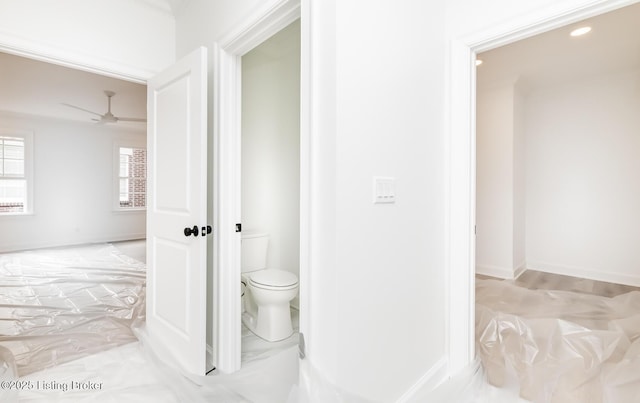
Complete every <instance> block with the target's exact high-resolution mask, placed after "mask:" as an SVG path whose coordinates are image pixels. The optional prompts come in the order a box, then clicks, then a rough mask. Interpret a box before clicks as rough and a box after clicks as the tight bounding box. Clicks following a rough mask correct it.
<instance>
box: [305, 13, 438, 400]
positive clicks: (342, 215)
mask: <svg viewBox="0 0 640 403" xmlns="http://www.w3.org/2000/svg"><path fill="white" fill-rule="evenodd" d="M325 3H327V4H325ZM314 11H316V12H317V14H316V15H315V17H316V18H317V19H315V20H313V21H311V24H312V26H314V27H316V28H314V29H317V31H316V30H314V38H313V39H314V42H313V43H312V46H315V48H314V49H313V53H312V55H311V59H312V63H313V65H312V71H314V72H315V71H317V70H320V72H319V74H321V77H322V78H321V80H319V84H320V86H322V87H323V88H322V89H317V90H318V93H316V94H315V95H316V97H315V98H314V99H313V100H312V104H313V105H317V106H318V107H319V108H321V109H320V110H319V111H318V114H317V115H316V116H314V117H313V119H314V120H315V121H317V122H319V123H318V126H317V128H318V131H317V132H316V136H317V137H316V139H315V141H317V143H316V144H315V145H316V146H317V155H316V158H317V166H316V167H315V169H316V171H317V172H322V173H321V174H320V180H319V181H318V183H317V185H318V189H316V194H317V195H318V196H317V200H314V202H315V203H317V216H316V217H315V219H316V220H318V222H320V221H322V224H321V225H320V226H319V231H318V234H317V235H318V236H317V238H315V239H317V240H318V242H317V247H318V250H317V251H318V255H320V254H322V256H321V257H319V259H318V264H317V265H315V266H314V267H313V269H315V270H313V273H312V280H311V281H312V284H311V286H312V290H311V291H312V301H311V302H312V303H313V304H314V308H313V309H314V311H313V314H314V316H313V317H312V321H313V323H312V324H313V328H314V329H317V330H316V331H315V332H314V333H313V334H312V335H311V337H316V339H314V340H311V342H313V343H314V344H315V346H316V349H315V350H314V353H315V355H314V356H313V357H312V359H313V360H314V362H315V364H316V365H317V366H318V367H319V368H321V369H322V370H323V371H324V372H325V374H327V375H328V376H330V377H331V378H332V379H333V381H334V382H335V383H336V384H338V385H339V386H340V387H342V388H344V389H346V390H347V391H349V392H350V393H351V394H353V395H356V396H363V397H365V398H367V399H370V400H372V401H381V402H390V401H394V400H396V399H398V398H399V397H400V395H402V394H403V393H404V392H405V391H407V390H408V389H409V388H410V387H412V386H413V385H415V384H416V383H417V382H419V380H420V379H421V377H423V376H425V375H427V372H428V371H430V370H433V369H434V368H437V366H438V364H439V363H441V362H442V361H441V360H442V359H443V358H444V356H445V354H446V339H445V338H446V327H445V314H446V312H445V309H444V307H445V292H444V289H445V273H444V271H443V270H442V268H443V265H444V245H445V240H444V234H443V228H444V214H445V212H444V206H443V194H444V185H443V164H444V160H443V147H444V145H443V135H442V133H443V103H444V102H443V93H444V70H443V69H442V66H443V62H444V37H443V32H444V23H443V16H444V8H443V5H442V4H439V3H435V2H414V1H400V2H393V3H389V2H373V3H372V2H369V3H367V5H366V6H365V7H363V6H362V3H360V2H356V1H336V2H322V5H320V4H317V3H315V4H314ZM382 26H384V29H382V28H381V27H382ZM373 176H391V177H395V178H396V197H397V201H396V203H395V204H393V205H374V204H372V177H373ZM314 235H315V234H314ZM327 302H329V305H327ZM325 326H326V327H327V328H326V329H324V327H325ZM316 332H317V333H316ZM427 377H428V375H427Z"/></svg>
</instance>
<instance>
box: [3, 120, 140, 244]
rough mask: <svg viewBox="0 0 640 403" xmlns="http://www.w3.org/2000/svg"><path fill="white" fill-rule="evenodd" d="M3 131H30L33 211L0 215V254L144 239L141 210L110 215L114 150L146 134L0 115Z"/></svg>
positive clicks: (112, 210)
mask: <svg viewBox="0 0 640 403" xmlns="http://www.w3.org/2000/svg"><path fill="white" fill-rule="evenodd" d="M0 118H1V119H2V127H3V129H16V130H20V131H31V132H32V133H33V143H34V145H33V146H34V167H33V170H34V189H33V195H34V200H33V205H34V211H33V214H31V215H16V216H0V223H1V224H0V225H1V226H2V231H0V252H6V251H11V250H20V249H30V248H40V247H49V246H60V245H72V244H81V243H87V242H104V241H114V240H124V239H136V238H144V236H145V211H137V212H115V211H114V208H113V207H114V197H116V196H115V195H114V187H113V175H114V170H113V169H114V168H113V164H114V155H113V153H114V146H115V144H116V143H123V144H124V143H130V142H141V143H142V144H143V145H144V144H145V141H146V134H145V133H144V132H139V131H126V130H122V129H116V128H113V127H111V126H103V125H94V124H92V123H78V122H72V121H65V120H56V119H51V118H41V117H35V116H29V115H17V114H12V113H6V112H1V113H0Z"/></svg>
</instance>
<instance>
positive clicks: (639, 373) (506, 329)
mask: <svg viewBox="0 0 640 403" xmlns="http://www.w3.org/2000/svg"><path fill="white" fill-rule="evenodd" d="M476 346H477V354H478V356H479V357H480V359H481V361H482V365H483V367H484V373H485V375H486V378H487V381H488V382H489V384H491V385H495V386H497V387H503V388H507V389H511V390H513V391H515V392H516V393H517V395H516V396H519V398H522V399H525V400H526V401H532V402H536V403H537V402H540V403H542V402H544V403H560V402H562V403H569V402H575V403H627V402H628V403H632V402H638V401H640V292H639V291H632V292H628V293H625V294H622V295H618V296H616V297H612V298H607V297H602V296H597V295H588V294H583V293H576V292H569V291H549V290H530V289H527V288H524V287H520V286H516V285H514V284H512V283H510V282H506V281H497V280H477V281H476Z"/></svg>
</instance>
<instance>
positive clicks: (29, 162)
mask: <svg viewBox="0 0 640 403" xmlns="http://www.w3.org/2000/svg"><path fill="white" fill-rule="evenodd" d="M0 137H17V138H21V139H22V140H23V142H24V176H23V177H22V178H23V180H25V181H26V197H25V200H24V208H23V211H6V212H1V211H0V217H6V216H25V215H33V214H34V202H33V200H34V197H33V193H34V192H33V188H34V186H33V182H34V175H33V166H34V157H33V155H34V152H33V148H34V147H33V131H30V130H20V129H11V128H0ZM0 178H2V179H19V178H15V177H14V178H11V177H8V178H4V177H3V176H0Z"/></svg>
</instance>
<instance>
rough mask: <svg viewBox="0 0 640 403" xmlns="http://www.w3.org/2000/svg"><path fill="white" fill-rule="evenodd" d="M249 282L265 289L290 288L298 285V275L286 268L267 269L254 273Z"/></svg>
mask: <svg viewBox="0 0 640 403" xmlns="http://www.w3.org/2000/svg"><path fill="white" fill-rule="evenodd" d="M249 284H251V285H252V286H254V287H256V288H262V289H265V290H290V289H293V288H296V287H297V286H298V277H297V276H296V275H295V274H293V273H291V272H288V271H285V270H278V269H266V270H259V271H257V272H255V273H252V274H251V275H250V276H249Z"/></svg>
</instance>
